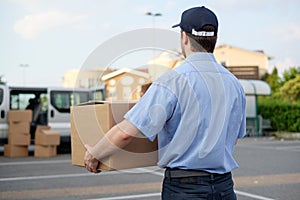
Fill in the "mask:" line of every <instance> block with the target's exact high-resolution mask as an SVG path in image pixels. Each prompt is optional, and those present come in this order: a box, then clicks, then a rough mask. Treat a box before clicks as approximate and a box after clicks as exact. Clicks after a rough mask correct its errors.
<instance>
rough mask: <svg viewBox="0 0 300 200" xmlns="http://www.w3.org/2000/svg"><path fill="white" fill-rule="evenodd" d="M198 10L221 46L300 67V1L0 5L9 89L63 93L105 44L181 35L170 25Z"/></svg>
mask: <svg viewBox="0 0 300 200" xmlns="http://www.w3.org/2000/svg"><path fill="white" fill-rule="evenodd" d="M195 6H206V7H207V8H209V9H211V10H213V11H214V12H215V13H216V15H217V17H218V20H219V33H218V43H217V45H222V44H227V45H230V46H234V47H239V48H242V49H247V50H263V51H264V52H265V54H267V55H268V56H270V57H272V59H271V60H270V61H269V71H272V69H273V68H274V66H276V67H277V68H278V71H279V73H282V72H283V71H284V70H286V69H288V68H289V67H294V66H300V55H299V53H300V45H299V44H300V12H299V8H300V1H299V0H285V1H282V0H244V1H241V0H226V1H220V0H185V1H179V0H165V1H163V0H151V1H150V0H148V1H147V0H118V1H117V0H109V1H104V0H0V25H1V29H0V30H1V31H0V76H2V79H4V80H5V81H6V82H7V84H8V85H11V86H22V85H25V86H63V82H62V77H63V76H64V74H65V72H66V71H67V70H71V69H80V68H81V67H82V65H83V63H84V62H85V60H86V59H87V58H88V57H89V55H90V54H91V53H92V52H93V51H94V50H95V49H96V48H97V47H99V46H101V45H102V44H105V42H106V41H109V40H110V39H112V38H114V37H116V36H118V35H120V34H123V33H126V32H130V31H134V30H139V29H144V28H153V27H154V28H159V29H165V30H170V31H177V32H179V29H176V30H174V29H172V28H171V26H172V25H174V24H177V23H179V21H180V17H181V13H182V12H183V11H184V10H186V9H188V8H191V7H195ZM146 12H152V13H161V14H162V16H159V17H151V16H146V15H145V13H146ZM128 42H132V43H134V42H135V41H134V39H132V40H130V41H128ZM175 43H176V42H175ZM175 43H174V48H179V43H177V44H175ZM142 55H143V54H140V55H137V56H129V58H131V59H135V58H136V59H137V58H139V59H141V58H142V57H143V56H142ZM145 58H146V56H145ZM147 59H148V58H147ZM127 60H128V59H127ZM127 62H130V61H127ZM117 63H118V67H119V68H120V67H126V66H122V62H117ZM132 63H134V61H132ZM124 65H125V64H124ZM103 67H105V66H103Z"/></svg>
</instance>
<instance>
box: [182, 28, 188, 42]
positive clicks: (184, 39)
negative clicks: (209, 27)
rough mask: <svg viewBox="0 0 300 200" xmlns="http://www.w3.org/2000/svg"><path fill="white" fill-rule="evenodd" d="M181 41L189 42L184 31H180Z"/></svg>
mask: <svg viewBox="0 0 300 200" xmlns="http://www.w3.org/2000/svg"><path fill="white" fill-rule="evenodd" d="M182 42H183V44H185V45H187V44H188V43H189V37H188V36H187V34H186V32H185V31H182Z"/></svg>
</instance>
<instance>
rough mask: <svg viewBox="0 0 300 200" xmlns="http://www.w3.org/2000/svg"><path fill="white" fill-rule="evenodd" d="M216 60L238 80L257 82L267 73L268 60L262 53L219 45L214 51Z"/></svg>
mask: <svg viewBox="0 0 300 200" xmlns="http://www.w3.org/2000/svg"><path fill="white" fill-rule="evenodd" d="M214 55H215V57H216V60H217V61H218V62H219V63H220V64H222V65H223V66H224V67H226V68H227V69H228V70H229V71H231V72H232V73H233V74H234V75H235V76H236V77H237V78H239V79H250V80H258V79H261V77H262V76H263V75H264V74H265V73H266V72H267V70H268V65H269V60H270V59H271V57H269V56H267V55H266V54H265V53H264V52H263V51H249V50H246V49H242V48H238V47H233V46H229V45H220V46H218V47H217V48H216V49H215V51H214Z"/></svg>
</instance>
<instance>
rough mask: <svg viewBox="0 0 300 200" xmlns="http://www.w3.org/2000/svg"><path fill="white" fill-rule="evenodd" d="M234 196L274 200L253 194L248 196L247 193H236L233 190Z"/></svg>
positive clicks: (236, 191)
mask: <svg viewBox="0 0 300 200" xmlns="http://www.w3.org/2000/svg"><path fill="white" fill-rule="evenodd" d="M234 191H235V193H236V194H238V195H241V196H245V197H250V198H252V199H259V200H275V199H271V198H267V197H263V196H259V195H255V194H250V193H247V192H242V191H238V190H234Z"/></svg>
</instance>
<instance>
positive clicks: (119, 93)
mask: <svg viewBox="0 0 300 200" xmlns="http://www.w3.org/2000/svg"><path fill="white" fill-rule="evenodd" d="M102 80H103V81H104V82H105V86H106V100H139V99H140V97H141V88H142V85H144V84H147V83H149V82H150V75H149V74H148V73H145V72H142V71H138V70H134V69H129V68H122V69H120V70H117V71H114V72H112V73H109V74H107V75H105V76H103V77H102Z"/></svg>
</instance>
